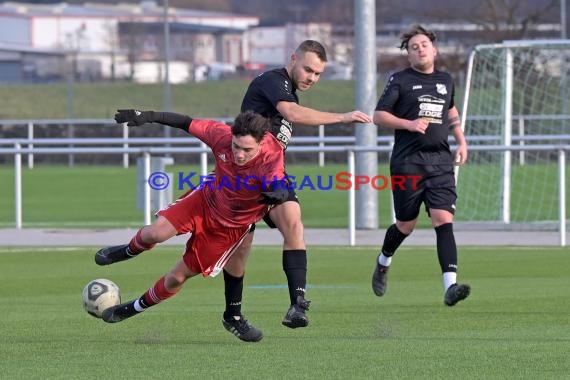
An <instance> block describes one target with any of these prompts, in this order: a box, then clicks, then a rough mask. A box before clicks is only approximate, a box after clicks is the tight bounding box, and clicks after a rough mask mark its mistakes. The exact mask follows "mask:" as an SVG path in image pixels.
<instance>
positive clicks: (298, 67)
mask: <svg viewBox="0 0 570 380" xmlns="http://www.w3.org/2000/svg"><path fill="white" fill-rule="evenodd" d="M291 63H292V69H291V73H290V74H291V80H292V81H293V85H294V86H295V88H296V89H297V90H299V91H307V90H308V89H309V88H311V87H312V86H313V85H314V84H315V83H317V82H318V81H319V78H320V77H321V74H322V72H323V71H324V70H325V66H326V62H323V61H321V59H320V58H319V57H318V56H317V54H315V53H313V52H306V53H304V54H303V55H297V54H293V56H292V57H291Z"/></svg>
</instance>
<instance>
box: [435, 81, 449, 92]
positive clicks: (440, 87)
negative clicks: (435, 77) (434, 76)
mask: <svg viewBox="0 0 570 380" xmlns="http://www.w3.org/2000/svg"><path fill="white" fill-rule="evenodd" d="M435 89H436V91H437V93H438V94H441V95H445V94H447V87H445V85H444V84H442V83H436V84H435Z"/></svg>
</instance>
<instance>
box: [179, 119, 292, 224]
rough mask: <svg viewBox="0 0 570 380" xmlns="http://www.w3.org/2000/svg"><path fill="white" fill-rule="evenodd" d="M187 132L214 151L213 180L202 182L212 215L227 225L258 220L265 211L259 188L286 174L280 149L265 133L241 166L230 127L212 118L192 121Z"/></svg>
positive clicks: (261, 188) (271, 137) (274, 140)
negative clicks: (256, 149) (235, 155)
mask: <svg viewBox="0 0 570 380" xmlns="http://www.w3.org/2000/svg"><path fill="white" fill-rule="evenodd" d="M188 132H189V133H190V134H192V135H193V136H195V137H197V138H199V139H200V140H202V141H203V142H204V143H205V144H206V145H208V146H209V147H210V148H211V149H212V152H213V154H214V158H215V160H216V166H215V169H214V180H213V181H211V182H208V183H204V185H203V189H202V190H201V191H202V192H203V193H204V199H205V200H206V203H207V205H208V208H209V209H210V211H211V214H212V216H213V217H214V218H215V219H217V221H218V222H219V223H220V224H221V225H223V226H226V227H241V226H244V225H248V224H252V223H255V222H257V221H259V220H260V219H261V218H262V217H263V216H264V215H265V213H266V212H267V205H265V204H262V203H260V200H262V196H261V191H263V189H265V188H266V186H267V185H268V184H269V183H271V182H272V181H274V180H278V179H281V178H283V177H284V176H285V173H284V170H283V168H284V167H285V162H284V157H283V148H282V147H281V145H280V144H279V142H278V141H277V139H275V137H273V135H271V134H270V133H266V134H265V136H264V137H263V139H262V141H261V142H262V145H261V148H260V151H259V152H258V153H257V155H256V156H255V157H254V158H253V159H251V160H250V161H249V162H248V163H246V164H245V165H243V166H239V165H237V164H236V163H235V159H234V155H233V152H232V130H231V127H230V126H229V125H227V124H223V123H220V122H216V121H213V120H196V119H194V120H192V122H191V123H190V126H189V127H188Z"/></svg>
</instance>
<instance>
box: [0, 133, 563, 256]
mask: <svg viewBox="0 0 570 380" xmlns="http://www.w3.org/2000/svg"><path fill="white" fill-rule="evenodd" d="M549 137H551V136H549ZM46 140H49V139H38V140H35V139H34V140H27V139H23V140H21V139H16V140H9V139H2V140H0V154H5V155H6V154H7V155H13V156H14V172H15V179H14V182H15V211H16V220H15V226H16V228H19V229H20V228H22V155H25V154H28V155H30V154H95V153H96V154H117V153H119V154H136V155H139V156H142V157H143V158H144V162H145V164H144V174H143V175H144V176H145V177H144V178H148V177H149V176H150V158H151V156H152V155H159V154H173V153H199V154H201V155H204V157H207V153H208V152H209V149H207V148H205V147H187V146H185V147H175V146H165V147H156V146H142V147H124V146H122V147H114V148H113V147H108V148H103V147H88V146H86V147H79V146H73V147H54V146H52V147H47V148H39V147H37V145H38V144H39V143H41V144H44V143H47V142H48V141H46ZM60 140H61V139H60ZM64 140H65V141H66V143H68V144H72V145H77V144H79V143H86V141H75V140H69V139H64ZM77 140H87V139H77ZM110 140H111V141H110V142H109V143H116V144H122V145H124V144H125V142H124V141H123V140H121V139H110ZM148 140H153V144H154V145H156V144H157V143H158V141H157V139H148ZM175 140H185V139H175ZM295 141H296V142H297V139H296V140H295ZM317 141H319V140H317ZM565 141H566V140H565ZM10 142H11V144H13V146H12V147H9V148H7V147H2V145H4V146H6V145H7V144H9V143H10ZM52 142H53V143H54V144H55V141H52ZM173 143H174V142H173ZM23 145H24V146H23ZM29 145H32V146H31V147H30V146H29ZM46 145H49V144H46ZM56 145H57V144H56ZM86 145H89V144H88V143H87V144H86ZM391 149H392V147H391V146H390V145H386V146H367V147H357V146H291V147H289V148H288V152H289V151H290V152H319V153H323V154H324V153H327V152H331V153H332V152H337V153H339V152H344V153H346V154H347V167H348V170H347V171H348V173H351V174H353V175H354V174H355V167H356V165H355V154H356V153H359V152H384V153H389V152H390V151H391ZM521 150H524V151H550V152H557V154H558V178H559V181H558V182H559V183H558V192H559V204H558V207H559V225H558V229H559V232H560V234H559V236H560V245H561V246H566V172H565V168H566V152H567V151H569V150H570V145H569V144H567V143H566V144H557V145H554V144H537V145H524V146H520V145H519V146H517V145H476V144H475V145H471V146H470V151H499V152H511V151H521ZM202 164H204V162H202ZM202 173H203V174H204V175H205V174H206V173H207V162H206V164H205V165H203V166H202ZM144 205H145V206H144V223H145V224H150V220H151V206H150V186H145V191H144ZM355 213H356V190H355V186H350V188H349V189H348V229H349V242H348V243H349V245H351V246H354V245H355V244H356V222H355V221H356V214H355Z"/></svg>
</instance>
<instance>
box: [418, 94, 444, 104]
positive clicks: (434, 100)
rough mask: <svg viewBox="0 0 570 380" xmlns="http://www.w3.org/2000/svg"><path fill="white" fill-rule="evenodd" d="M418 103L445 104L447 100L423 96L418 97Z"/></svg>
mask: <svg viewBox="0 0 570 380" xmlns="http://www.w3.org/2000/svg"><path fill="white" fill-rule="evenodd" d="M418 102H420V103H441V104H443V103H445V99H440V98H437V97H435V96H432V95H422V96H420V97H418Z"/></svg>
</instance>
